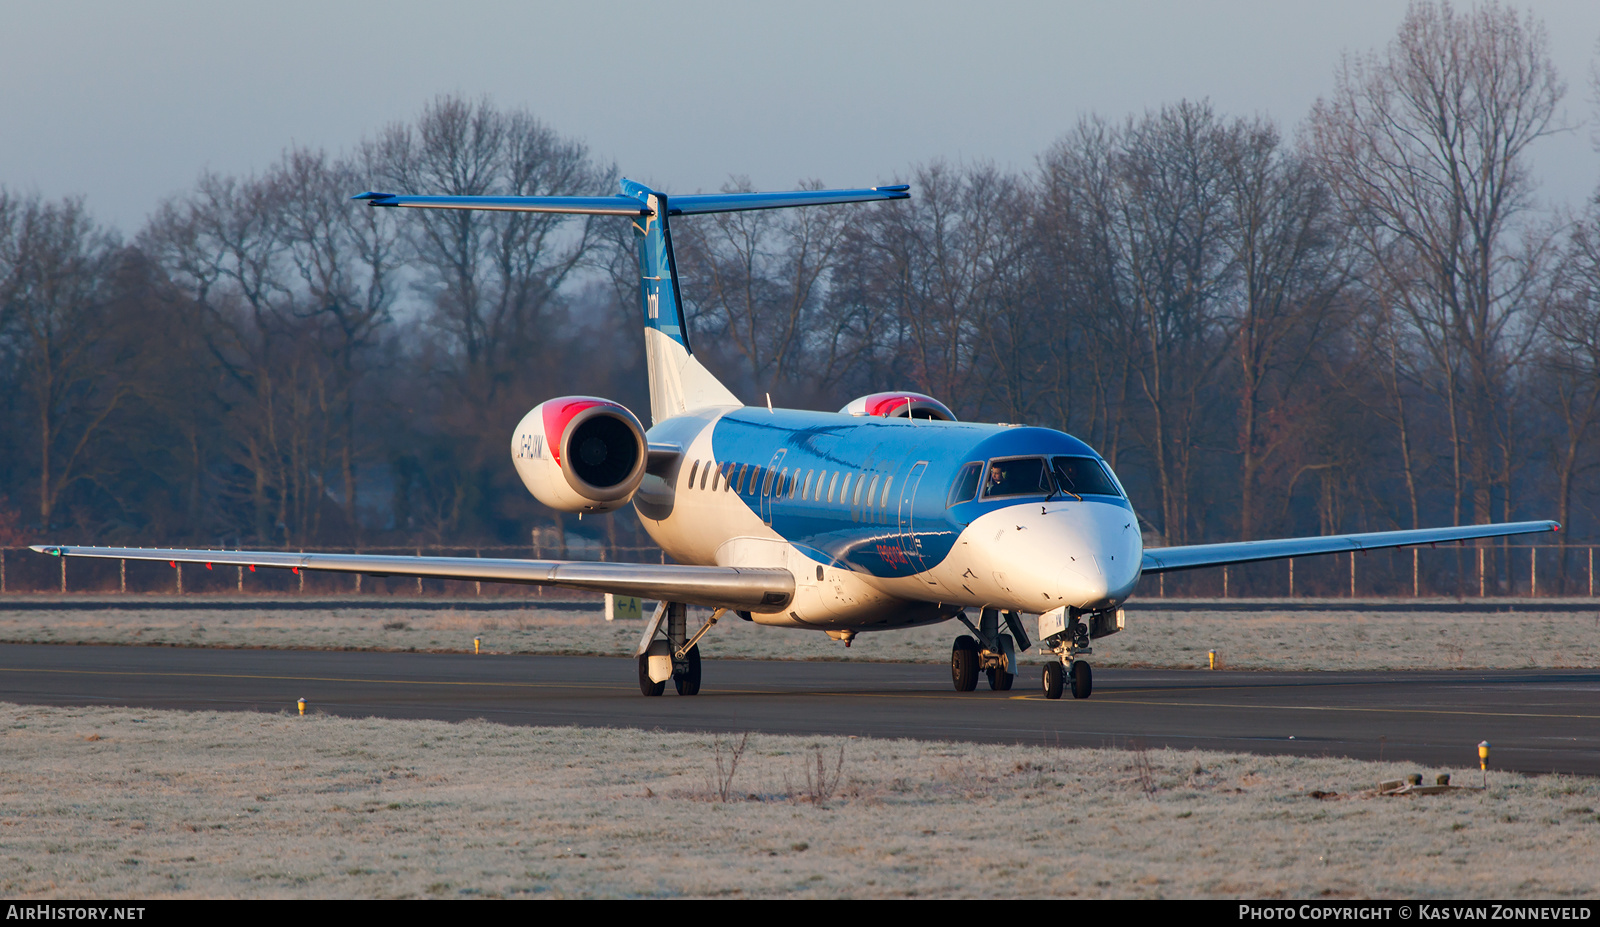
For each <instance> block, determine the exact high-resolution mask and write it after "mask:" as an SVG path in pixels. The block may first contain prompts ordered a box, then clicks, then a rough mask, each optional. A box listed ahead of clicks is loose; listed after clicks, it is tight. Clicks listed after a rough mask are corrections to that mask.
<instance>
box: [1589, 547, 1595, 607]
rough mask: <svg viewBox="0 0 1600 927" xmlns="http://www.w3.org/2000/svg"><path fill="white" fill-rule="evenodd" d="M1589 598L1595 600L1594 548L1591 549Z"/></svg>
mask: <svg viewBox="0 0 1600 927" xmlns="http://www.w3.org/2000/svg"><path fill="white" fill-rule="evenodd" d="M1589 598H1591V599H1592V598H1594V548H1593V547H1591V548H1589Z"/></svg>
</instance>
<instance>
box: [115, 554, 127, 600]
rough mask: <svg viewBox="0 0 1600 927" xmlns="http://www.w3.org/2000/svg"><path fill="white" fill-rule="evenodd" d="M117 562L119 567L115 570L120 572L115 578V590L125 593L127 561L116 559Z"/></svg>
mask: <svg viewBox="0 0 1600 927" xmlns="http://www.w3.org/2000/svg"><path fill="white" fill-rule="evenodd" d="M117 563H118V564H119V567H120V568H119V569H118V571H117V572H118V573H120V574H121V576H120V577H119V578H118V580H117V591H118V592H123V593H126V592H127V591H128V561H126V560H118V561H117Z"/></svg>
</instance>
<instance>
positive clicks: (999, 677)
mask: <svg viewBox="0 0 1600 927" xmlns="http://www.w3.org/2000/svg"><path fill="white" fill-rule="evenodd" d="M956 617H958V618H959V619H960V620H961V623H962V624H964V625H966V626H967V627H968V628H969V629H971V631H972V636H970V637H969V636H967V635H965V634H963V635H961V636H960V637H958V638H956V642H955V646H953V647H951V648H950V681H951V682H952V683H953V684H954V685H955V689H956V691H957V692H971V691H972V690H973V689H976V688H977V687H978V671H979V670H982V671H983V672H984V674H985V675H986V676H987V677H988V680H989V688H991V689H993V690H994V691H996V692H1005V691H1008V690H1010V688H1011V683H1012V682H1013V681H1014V680H1015V679H1016V678H1017V651H1018V649H1021V650H1024V651H1025V650H1027V649H1028V633H1027V632H1026V631H1025V630H1023V628H1022V620H1021V618H1020V617H1018V616H1017V614H1016V613H1015V612H1006V613H1005V614H1004V621H1005V623H1006V626H1007V627H1008V628H1010V629H1011V632H1012V633H1010V634H1001V633H1000V622H1001V620H1002V615H1001V612H1000V610H999V609H996V608H986V609H984V610H983V612H982V614H981V615H980V616H979V618H978V625H977V627H973V624H972V622H970V621H968V620H967V616H966V615H964V614H963V615H957V616H956ZM1019 644H1020V645H1021V646H1020V648H1019V646H1018V645H1019Z"/></svg>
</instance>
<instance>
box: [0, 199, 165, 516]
mask: <svg viewBox="0 0 1600 927" xmlns="http://www.w3.org/2000/svg"><path fill="white" fill-rule="evenodd" d="M116 248H117V240H116V237H115V236H114V235H112V234H111V233H110V232H108V231H106V230H104V229H102V228H100V227H99V226H97V225H96V224H95V223H94V221H93V220H92V219H91V218H90V217H89V214H88V212H87V211H85V209H84V207H83V202H82V201H81V200H77V199H67V200H63V201H61V202H58V203H48V202H44V201H43V200H41V199H40V198H39V197H38V196H37V195H34V196H27V197H21V196H16V195H13V194H10V193H7V192H6V191H4V190H0V357H4V360H5V364H6V366H7V367H14V368H15V369H17V370H19V371H20V372H21V376H20V377H19V378H18V382H17V388H18V389H19V390H20V391H21V392H23V393H24V394H26V395H27V396H28V399H29V400H30V405H31V407H32V420H33V432H34V433H33V438H34V446H35V448H36V450H37V452H38V458H37V463H36V466H37V469H38V481H39V483H38V485H39V524H40V527H41V528H46V529H48V528H50V527H52V526H53V525H54V524H55V520H56V518H57V515H58V509H59V506H60V503H61V501H62V498H63V494H64V493H66V492H67V491H68V490H70V489H71V488H72V487H73V486H74V485H75V484H77V483H79V482H80V481H83V480H86V479H91V478H92V477H93V474H94V473H95V472H96V471H97V470H98V469H99V465H98V464H97V462H96V461H95V460H94V455H93V454H92V453H91V450H92V447H93V444H94V442H95V441H96V439H98V438H99V437H100V436H101V435H102V434H103V432H104V430H105V428H106V426H107V422H108V420H109V419H110V418H111V416H113V415H114V414H116V413H117V412H118V410H119V409H120V407H121V406H122V404H123V403H124V402H125V401H126V400H127V399H128V398H129V397H130V396H131V395H133V394H134V392H135V389H136V386H135V384H134V383H133V382H130V380H129V378H128V377H127V376H126V374H127V373H128V372H129V371H128V370H127V368H126V365H125V362H126V361H127V360H128V358H126V357H118V356H115V355H116V353H117V352H118V348H119V341H120V339H117V338H115V337H113V336H114V335H115V333H116V332H118V331H119V330H121V329H124V328H125V327H126V326H125V325H124V324H123V323H122V322H121V321H120V320H119V319H118V318H117V317H116V316H115V314H114V313H112V312H110V311H109V302H110V292H109V291H110V281H111V276H112V269H113V262H114V260H115V255H116ZM120 346H121V347H123V348H126V347H127V344H126V343H122V344H121V345H120Z"/></svg>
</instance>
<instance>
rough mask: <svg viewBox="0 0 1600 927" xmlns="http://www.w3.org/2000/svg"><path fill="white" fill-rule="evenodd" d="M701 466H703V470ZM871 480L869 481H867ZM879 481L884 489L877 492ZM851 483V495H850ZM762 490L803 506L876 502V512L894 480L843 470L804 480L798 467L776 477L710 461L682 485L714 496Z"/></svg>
mask: <svg viewBox="0 0 1600 927" xmlns="http://www.w3.org/2000/svg"><path fill="white" fill-rule="evenodd" d="M702 464H703V466H702ZM869 476H870V477H871V480H870V481H869V480H868V477H869ZM880 480H881V481H882V486H883V489H882V491H881V492H880V491H879V489H878V486H879V482H880ZM852 482H853V483H854V495H852V485H851V484H852ZM758 485H759V486H760V487H761V495H763V496H772V497H773V498H779V499H781V498H783V497H785V496H787V497H788V498H790V499H794V498H797V497H798V498H799V499H800V500H801V501H806V502H822V501H824V498H826V501H828V502H833V501H834V500H835V499H838V501H839V502H840V503H841V504H842V503H844V502H846V500H848V501H849V504H850V505H852V506H859V505H861V503H862V500H863V499H865V501H866V504H867V505H868V506H869V507H871V506H872V505H873V504H874V499H876V505H877V507H878V508H886V507H888V505H889V488H890V487H891V486H893V485H894V477H893V476H888V475H886V474H882V473H872V474H867V473H846V472H845V471H843V470H834V471H831V473H830V471H827V470H823V471H822V473H821V474H820V475H818V473H817V471H816V470H807V471H806V472H805V476H803V477H802V476H801V475H800V469H799V468H798V467H796V468H795V470H794V471H793V472H792V473H791V472H790V471H789V468H788V467H784V468H783V469H782V470H780V471H778V472H777V473H776V474H774V473H773V471H772V470H770V469H768V468H765V467H758V466H755V465H754V464H733V463H725V464H723V465H722V466H720V467H718V466H716V465H715V464H714V463H713V462H712V461H709V460H707V461H699V460H697V461H695V462H694V464H693V465H692V466H690V467H689V479H688V480H687V481H685V483H684V487H685V488H686V489H704V490H709V491H712V492H715V491H717V490H721V491H723V492H736V493H740V494H741V495H742V494H745V493H749V494H754V493H755V492H756V487H757V486H758Z"/></svg>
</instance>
